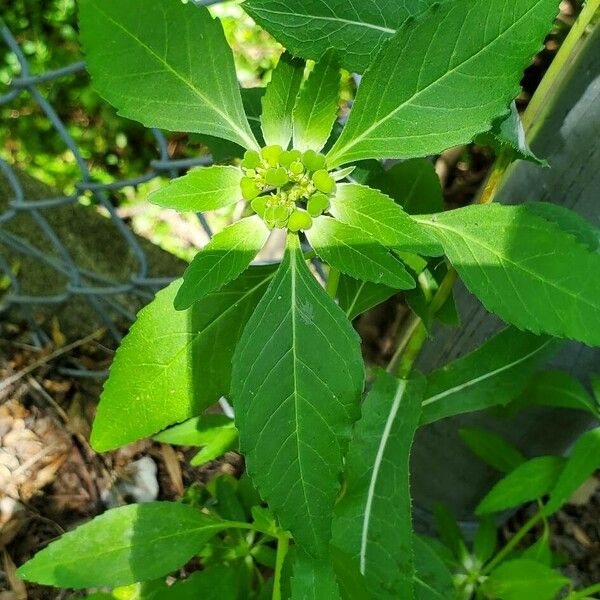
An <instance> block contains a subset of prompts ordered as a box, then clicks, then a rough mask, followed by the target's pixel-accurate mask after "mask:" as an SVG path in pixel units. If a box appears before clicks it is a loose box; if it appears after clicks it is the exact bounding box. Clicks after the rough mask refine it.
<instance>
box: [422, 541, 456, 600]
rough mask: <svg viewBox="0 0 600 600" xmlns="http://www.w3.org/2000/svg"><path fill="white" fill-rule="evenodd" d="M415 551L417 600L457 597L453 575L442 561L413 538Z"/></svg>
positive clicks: (447, 599) (427, 547)
mask: <svg viewBox="0 0 600 600" xmlns="http://www.w3.org/2000/svg"><path fill="white" fill-rule="evenodd" d="M413 546H414V550H415V567H416V575H415V600H449V599H450V598H454V597H455V596H456V592H455V587H454V582H453V581H452V574H451V573H450V571H449V570H448V569H447V567H446V565H445V564H444V562H443V561H442V559H441V558H440V557H439V556H438V555H437V554H436V553H435V552H434V551H433V550H432V549H431V548H430V546H429V545H428V544H427V543H426V542H425V541H423V539H422V538H421V536H418V535H415V536H414V537H413Z"/></svg>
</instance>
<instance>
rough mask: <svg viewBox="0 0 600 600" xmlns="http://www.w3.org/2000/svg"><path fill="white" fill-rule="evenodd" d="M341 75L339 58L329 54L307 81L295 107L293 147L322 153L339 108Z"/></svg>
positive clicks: (318, 64)
mask: <svg viewBox="0 0 600 600" xmlns="http://www.w3.org/2000/svg"><path fill="white" fill-rule="evenodd" d="M340 85H341V75H340V67H339V63H338V61H337V59H336V58H335V56H334V55H333V54H331V53H328V54H326V55H325V56H324V57H323V58H322V59H321V60H320V61H319V62H318V63H317V64H316V65H315V67H314V69H313V71H312V72H311V74H310V75H309V76H308V79H307V80H306V81H305V82H304V85H303V86H302V89H301V90H300V94H299V95H298V99H297V100H296V106H295V107H294V148H296V149H298V150H308V149H311V150H314V151H315V152H319V150H321V149H322V148H323V146H324V145H325V143H326V142H327V140H328V139H329V134H330V133H331V130H332V128H333V124H334V123H335V120H336V117H337V113H338V109H339V95H340Z"/></svg>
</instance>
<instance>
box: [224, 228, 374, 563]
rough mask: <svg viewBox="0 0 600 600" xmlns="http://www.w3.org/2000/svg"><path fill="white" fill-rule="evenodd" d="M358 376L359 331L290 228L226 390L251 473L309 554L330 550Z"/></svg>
mask: <svg viewBox="0 0 600 600" xmlns="http://www.w3.org/2000/svg"><path fill="white" fill-rule="evenodd" d="M362 385H363V363H362V358H361V354H360V345H359V339H358V336H357V334H356V333H355V331H354V330H353V329H352V327H351V326H350V323H349V322H348V321H347V320H346V317H345V316H344V314H343V312H342V310H341V309H340V308H339V307H338V306H337V305H336V304H335V303H334V302H333V301H332V300H331V299H330V298H329V297H328V296H327V294H326V293H325V292H324V290H323V289H322V288H321V287H320V286H319V285H318V283H317V282H316V281H315V279H314V277H313V276H312V275H311V273H310V271H309V270H308V267H307V266H306V264H305V261H304V257H303V255H302V252H301V250H300V247H299V242H298V239H297V237H296V236H293V235H290V236H289V238H288V248H287V251H286V254H285V257H284V260H283V262H282V263H281V265H280V267H279V270H278V272H277V275H276V277H275V279H274V280H273V282H272V284H271V286H270V287H269V290H268V292H267V294H265V296H264V297H263V299H262V300H261V302H260V303H259V305H258V307H257V308H256V311H255V312H254V314H253V315H252V318H251V319H250V321H249V322H248V325H247V327H246V329H245V331H244V335H243V336H242V339H241V340H240V343H239V344H238V347H237V348H236V352H235V355H234V359H233V376H232V392H231V393H232V397H233V400H234V403H235V409H236V424H237V426H238V429H239V431H240V442H241V448H242V451H243V452H244V454H245V456H246V461H247V467H248V470H249V473H250V475H251V477H252V478H253V481H254V482H255V484H256V485H257V487H258V490H259V491H260V492H261V495H262V496H263V497H264V498H265V500H267V501H268V502H269V505H270V507H271V509H272V510H273V512H274V513H275V514H276V515H277V517H278V518H279V521H280V523H281V526H282V527H283V528H285V529H289V530H290V531H291V532H292V534H293V535H294V539H295V541H296V543H297V544H298V545H299V546H300V547H301V548H303V549H304V550H305V551H306V552H308V553H310V554H312V555H314V556H322V555H326V554H327V546H328V543H329V539H330V536H331V513H332V510H333V505H334V502H335V497H336V494H337V491H338V488H339V482H338V477H339V473H340V471H341V468H342V456H343V452H344V450H345V447H346V444H347V441H348V439H349V436H350V428H351V425H352V423H353V422H354V420H355V419H356V418H357V416H358V399H359V397H360V393H361V391H362Z"/></svg>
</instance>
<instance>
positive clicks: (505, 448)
mask: <svg viewBox="0 0 600 600" xmlns="http://www.w3.org/2000/svg"><path fill="white" fill-rule="evenodd" d="M459 435H460V437H461V438H462V440H463V442H465V444H466V445H467V446H468V447H469V448H470V449H471V451H472V452H473V453H474V454H475V455H477V456H478V457H479V458H480V459H481V460H483V461H484V462H485V463H486V464H488V465H490V467H493V468H494V469H496V470H497V471H500V472H501V473H510V472H511V471H513V470H514V469H516V468H517V467H518V466H519V465H520V464H522V463H524V462H525V457H524V456H523V454H522V453H521V452H520V451H519V449H518V448H515V446H513V445H512V444H510V443H509V442H507V441H506V440H505V439H504V438H503V437H502V436H500V435H498V434H497V433H494V432H493V431H489V430H487V429H480V428H478V427H465V428H463V429H460V430H459Z"/></svg>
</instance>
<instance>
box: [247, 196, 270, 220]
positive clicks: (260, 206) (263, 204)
mask: <svg viewBox="0 0 600 600" xmlns="http://www.w3.org/2000/svg"><path fill="white" fill-rule="evenodd" d="M250 206H251V207H252V210H253V211H254V212H255V213H256V214H257V215H259V216H261V217H263V216H264V214H265V210H266V208H267V197H266V196H258V198H254V200H252V202H251V203H250Z"/></svg>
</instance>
